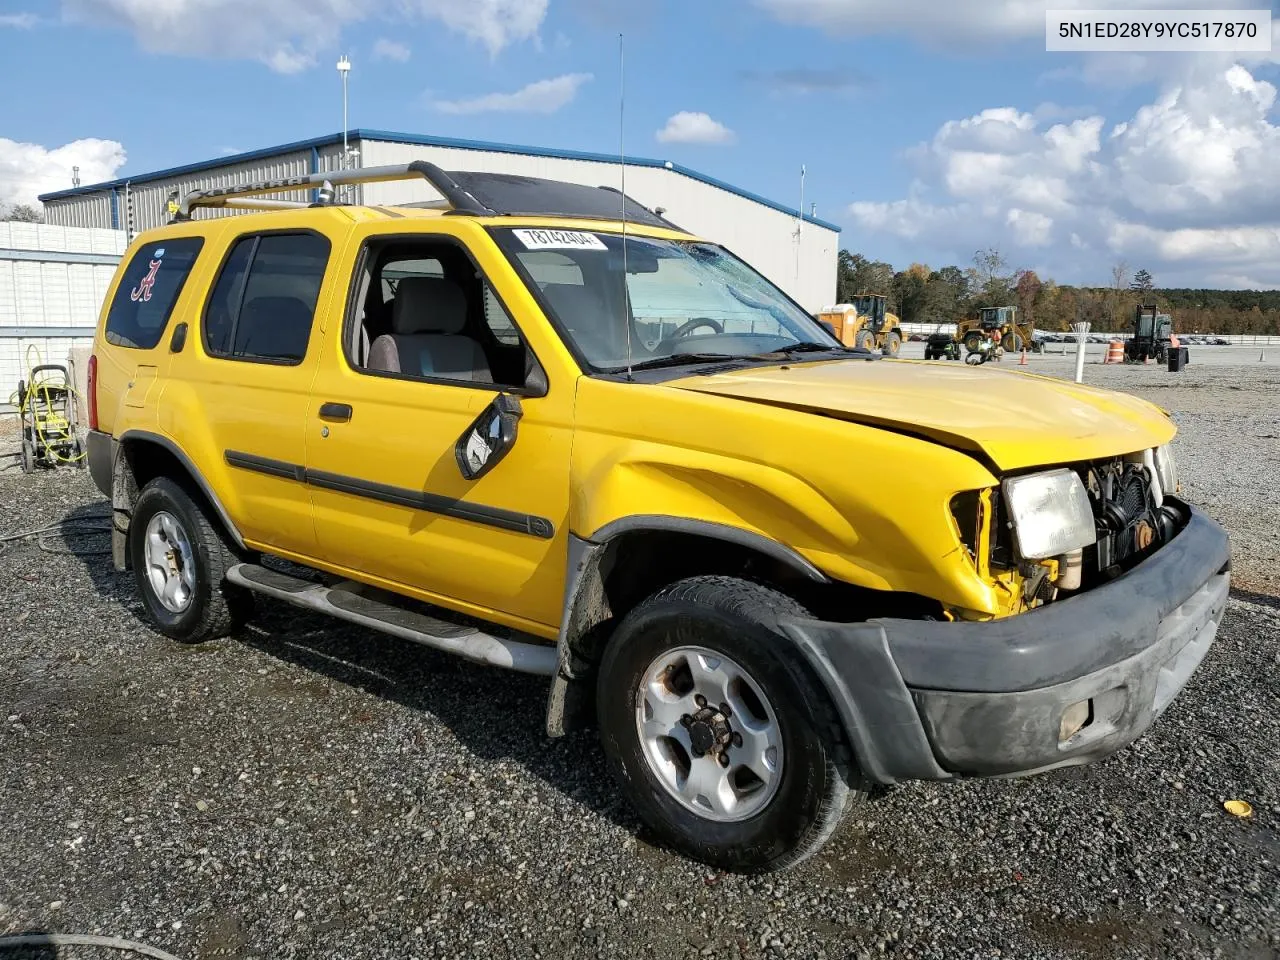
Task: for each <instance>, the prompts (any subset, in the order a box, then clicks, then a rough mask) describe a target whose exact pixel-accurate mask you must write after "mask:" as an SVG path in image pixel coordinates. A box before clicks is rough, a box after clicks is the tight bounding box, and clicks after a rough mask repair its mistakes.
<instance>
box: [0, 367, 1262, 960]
mask: <svg viewBox="0 0 1280 960" xmlns="http://www.w3.org/2000/svg"><path fill="white" fill-rule="evenodd" d="M1037 369H1038V371H1039V372H1045V373H1051V374H1059V375H1061V374H1065V373H1066V371H1067V370H1068V366H1067V365H1066V363H1065V362H1064V361H1058V360H1042V361H1038V363H1037ZM1089 380H1090V381H1091V382H1099V383H1105V384H1108V385H1113V386H1120V387H1123V388H1125V389H1131V390H1133V391H1135V392H1137V393H1140V394H1142V395H1144V396H1147V397H1149V398H1151V399H1153V400H1155V401H1157V402H1159V403H1161V404H1162V405H1163V406H1165V407H1166V408H1169V409H1171V410H1173V411H1174V413H1175V415H1176V417H1177V419H1178V421H1179V423H1180V425H1181V428H1182V437H1181V440H1180V448H1179V462H1180V465H1181V467H1182V472H1183V477H1184V488H1185V491H1186V493H1187V495H1188V496H1189V497H1190V498H1191V499H1193V500H1195V501H1197V502H1199V503H1202V504H1204V505H1205V506H1206V507H1207V508H1208V509H1209V510H1210V511H1211V512H1212V513H1213V514H1214V515H1215V516H1217V517H1218V518H1219V519H1221V520H1222V521H1224V522H1225V523H1226V524H1227V525H1228V527H1229V529H1230V530H1231V532H1232V535H1233V538H1234V544H1235V561H1236V584H1237V586H1238V587H1239V588H1240V589H1239V592H1238V593H1237V594H1236V595H1235V596H1234V597H1233V599H1232V601H1231V604H1230V606H1229V609H1228V615H1227V619H1226V622H1225V623H1224V624H1223V628H1222V631H1221V633H1220V636H1219V641H1218V643H1217V644H1216V645H1215V646H1214V648H1213V649H1212V650H1211V652H1210V654H1209V656H1208V658H1207V659H1206V661H1205V663H1204V665H1203V666H1202V667H1201V669H1200V670H1199V671H1198V672H1197V673H1196V675H1195V676H1194V677H1193V679H1192V681H1191V683H1190V685H1189V687H1188V688H1187V690H1186V691H1184V693H1183V695H1182V696H1181V697H1180V698H1179V699H1178V700H1177V701H1176V702H1175V703H1174V704H1173V706H1172V707H1171V708H1170V709H1169V711H1168V712H1167V713H1166V714H1165V716H1164V717H1163V718H1162V719H1161V720H1160V721H1159V722H1158V724H1157V725H1156V726H1155V728H1154V729H1153V730H1152V731H1151V733H1150V734H1149V735H1148V736H1146V737H1144V738H1143V739H1142V740H1140V741H1139V742H1138V743H1136V744H1134V745H1133V746H1132V747H1131V748H1129V749H1128V750H1126V751H1124V752H1123V753H1121V754H1120V755H1119V756H1117V757H1115V758H1113V759H1112V760H1110V761H1107V762H1105V763H1103V764H1099V765H1097V766H1094V767H1090V768H1079V769H1075V770H1071V771H1060V772H1056V773H1052V774H1047V775H1044V776H1041V777H1036V778H1031V779H1027V780H1004V781H986V782H983V781H974V782H969V783H962V784H952V785H929V784H913V785H908V786H904V787H899V788H895V789H893V790H890V791H885V792H882V793H880V794H878V795H877V796H875V797H873V798H872V799H871V800H870V801H868V802H867V803H865V804H864V805H863V806H861V807H860V808H859V809H857V810H855V811H854V812H853V813H852V815H851V816H850V818H849V821H848V823H847V825H846V826H845V828H844V829H843V830H842V831H841V833H840V834H839V835H838V836H837V838H836V839H835V840H834V841H833V842H832V843H831V844H830V845H829V847H828V848H827V849H826V851H824V852H823V853H822V854H820V855H819V856H818V857H817V858H815V859H814V860H812V861H810V862H809V863H808V864H806V865H805V866H803V867H802V868H800V869H798V870H796V871H793V872H791V873H788V874H783V875H780V876H771V877H764V878H744V877H738V876H733V875H724V874H719V873H713V872H710V871H708V870H707V869H706V868H704V867H701V866H699V865H697V864H694V863H690V862H688V861H685V860H682V859H680V858H678V857H676V856H673V855H671V854H669V853H667V852H665V851H663V850H660V849H657V848H655V847H654V846H652V845H650V843H649V842H648V841H647V839H646V835H645V832H644V831H643V829H642V828H641V827H640V826H639V824H638V823H637V822H636V820H635V819H634V818H633V817H632V815H631V814H630V813H629V811H628V810H627V809H626V808H625V807H624V806H623V805H622V804H621V803H620V802H619V801H618V799H617V796H616V793H615V791H614V788H613V785H612V784H611V782H610V781H609V780H608V779H607V776H606V771H605V769H604V766H603V763H602V760H601V757H600V754H599V751H598V749H597V747H596V744H595V740H594V738H593V736H592V735H590V734H580V735H575V736H571V737H569V738H566V739H563V740H558V741H550V740H547V739H546V738H545V737H544V736H543V734H542V731H541V728H542V713H543V703H544V697H545V683H543V682H538V681H532V680H529V679H527V678H523V677H520V676H516V675H513V674H505V673H502V672H500V671H496V670H490V669H485V668H480V667H472V666H469V665H466V664H462V663H459V662H458V661H455V660H452V659H450V658H447V657H445V656H443V655H439V654H436V653H434V652H432V651H429V650H425V649H422V648H418V647H415V646H412V645H410V644H404V643H400V642H398V641H395V640H393V639H389V638H384V637H378V636H374V635H371V634H368V633H366V632H362V631H359V630H356V629H350V628H347V627H344V626H343V625H341V624H339V623H337V622H336V621H329V620H326V619H322V618H318V617H315V616H309V615H305V614H301V613H299V612H297V611H295V610H293V609H291V608H286V607H283V606H266V607H265V608H264V612H263V615H262V616H261V617H260V618H259V619H258V621H257V622H256V623H255V624H254V625H253V626H252V627H250V628H246V630H245V631H243V632H242V634H241V635H239V636H238V637H236V638H235V639H232V640H227V641H221V642H217V643H213V644H209V645H206V646H202V647H198V648H186V647H182V646H180V645H177V644H173V643H170V642H168V641H166V640H164V639H162V638H161V637H159V636H158V635H156V634H154V633H152V632H151V631H150V630H149V629H148V628H147V627H146V625H145V624H144V622H143V620H142V610H141V605H140V603H139V602H138V600H137V598H136V596H135V593H134V589H133V584H132V580H131V577H129V576H118V575H116V574H114V573H113V572H112V571H111V569H110V564H109V560H108V558H107V557H104V556H88V557H76V556H70V555H55V554H52V553H47V552H43V551H41V550H39V549H38V548H37V547H36V546H35V545H34V544H33V543H31V542H29V541H27V542H22V543H18V544H14V545H10V546H8V547H7V548H0V582H3V583H4V584H5V587H4V589H3V591H0V624H4V625H5V626H4V629H3V630H0V665H2V666H3V668H4V669H3V673H2V675H0V774H2V778H0V821H2V822H3V823H5V824H6V827H7V830H6V836H5V839H4V841H3V842H2V843H0V932H6V933H12V932H16V931H37V930H45V931H56V932H68V933H70V932H76V933H103V934H111V935H118V936H125V937H131V938H134V939H139V940H144V941H146V942H149V943H152V944H154V945H156V946H158V947H161V948H163V949H166V950H169V951H171V952H173V953H175V954H177V955H178V956H180V957H182V958H184V960H195V958H218V957H237V958H238V957H308V958H310V957H334V958H344V960H348V958H366V957H368V958H375V957H387V958H407V957H458V956H472V955H474V956H517V957H534V956H543V957H595V956H630V955H639V956H653V957H699V956H714V957H718V958H726V957H781V956H795V957H830V958H836V957H860V956H871V955H879V954H881V953H886V954H892V955H896V956H904V957H947V958H952V957H969V956H984V957H986V956H1006V957H1007V956H1018V957H1028V958H1031V957H1076V956H1085V957H1117V956H1121V957H1167V956H1176V957H1207V956H1222V957H1228V958H1258V960H1262V958H1276V957H1280V832H1278V830H1277V825H1278V824H1280V787H1278V786H1277V784H1278V783H1280V776H1277V775H1278V774H1280V763H1278V761H1277V756H1278V753H1280V751H1278V749H1277V744H1278V743H1280V680H1278V679H1277V677H1278V671H1277V668H1278V665H1280V581H1278V580H1277V578H1276V573H1275V570H1276V566H1277V563H1276V561H1277V559H1278V555H1280V549H1278V542H1277V530H1278V529H1280V522H1278V521H1280V502H1278V500H1277V498H1276V496H1275V494H1274V491H1273V490H1272V489H1271V484H1272V483H1273V482H1274V478H1275V477H1277V476H1280V469H1278V467H1280V440H1278V439H1277V437H1278V436H1280V409H1277V404H1276V400H1275V398H1276V395H1277V393H1276V391H1277V386H1278V385H1280V384H1278V381H1280V369H1278V368H1276V367H1271V366H1264V367H1256V368H1255V367H1246V366H1240V367H1238V368H1237V367H1223V368H1218V369H1215V370H1213V371H1208V370H1207V369H1205V368H1200V369H1197V368H1196V367H1192V368H1190V369H1189V370H1188V371H1187V372H1186V373H1185V374H1183V375H1180V376H1175V375H1170V374H1167V373H1165V372H1162V371H1157V370H1155V369H1153V368H1138V369H1135V368H1120V369H1117V368H1103V367H1097V368H1094V367H1091V368H1090V372H1089ZM102 506H103V502H102V500H101V498H100V497H99V496H98V494H97V492H96V491H95V490H94V489H93V488H92V485H91V484H90V483H89V481H88V478H87V477H86V476H85V475H84V474H83V473H78V472H74V471H66V470H64V471H61V472H58V473H46V474H42V475H38V476H37V477H34V478H25V477H23V476H21V475H20V474H19V473H17V472H16V471H14V470H8V471H4V472H0V534H3V533H4V532H6V531H10V530H18V529H26V528H31V527H35V526H37V525H39V524H42V523H46V522H51V521H57V520H61V519H64V518H85V517H87V516H92V515H94V514H95V513H97V512H98V511H100V510H101V509H102ZM64 543H65V541H64V539H63V538H61V537H58V538H55V540H54V541H52V543H51V544H50V546H51V547H52V548H54V549H56V548H58V547H60V546H62V545H64ZM104 543H105V541H104V540H103V539H101V538H96V539H95V538H94V537H93V536H92V535H90V536H88V537H87V538H79V539H76V540H75V545H77V546H78V547H80V548H82V549H84V548H92V547H101V546H103V545H104ZM1230 798H1244V799H1247V800H1249V801H1250V802H1251V803H1252V804H1253V806H1254V808H1255V810H1256V814H1255V816H1254V818H1253V819H1251V820H1237V819H1234V818H1232V817H1231V816H1229V815H1228V814H1226V813H1225V812H1224V811H1223V808H1222V802H1223V801H1224V800H1227V799H1230ZM0 955H3V956H17V954H15V953H9V954H4V953H3V951H0ZM52 955H53V954H51V953H44V954H36V953H29V954H27V956H41V957H46V956H52ZM65 955H66V956H72V955H74V956H81V957H94V956H99V955H100V956H103V957H105V956H108V955H111V954H107V953H105V952H104V953H101V954H99V953H96V952H95V951H94V950H92V949H78V950H76V951H72V950H70V949H68V950H66V951H65ZM114 956H119V954H114Z"/></svg>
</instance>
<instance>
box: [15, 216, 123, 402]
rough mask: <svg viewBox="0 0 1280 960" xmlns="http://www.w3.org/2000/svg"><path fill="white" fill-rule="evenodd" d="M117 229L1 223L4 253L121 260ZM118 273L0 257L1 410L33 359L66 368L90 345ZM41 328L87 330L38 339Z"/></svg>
mask: <svg viewBox="0 0 1280 960" xmlns="http://www.w3.org/2000/svg"><path fill="white" fill-rule="evenodd" d="M125 246H126V243H125V236H124V233H123V231H119V230H91V229H85V228H80V227H62V226H57V225H48V224H27V223H0V249H9V250H33V251H44V252H48V253H50V254H51V255H57V254H59V253H71V254H78V253H95V254H105V255H115V256H119V255H120V254H122V253H124V250H125ZM115 270H116V268H115V267H114V266H112V265H111V264H104V263H61V262H56V261H40V260H11V259H4V258H0V407H2V406H3V405H5V404H7V403H8V401H9V398H10V394H12V393H13V391H14V390H15V389H16V388H17V385H18V380H20V379H24V378H25V377H26V376H27V367H28V355H29V350H28V348H29V347H32V346H34V347H35V349H36V351H38V354H36V353H32V354H31V356H30V360H31V362H32V363H35V362H37V355H38V357H39V358H40V361H42V362H44V363H66V359H67V352H68V350H69V349H70V348H71V347H73V346H88V345H90V344H91V343H92V341H93V332H94V328H95V327H96V326H97V323H98V315H99V312H100V311H101V308H102V301H103V300H104V299H105V297H106V295H107V288H108V287H109V286H110V285H111V278H112V277H113V276H114V275H115ZM15 327H24V328H35V329H33V330H31V331H30V335H29V336H23V337H21V338H19V337H15V336H11V335H10V336H6V335H5V334H6V332H7V331H6V328H7V329H8V330H9V331H11V330H12V329H13V328H15ZM40 327H48V328H50V329H53V328H66V327H76V328H80V329H83V331H84V333H83V335H82V336H77V337H66V336H57V337H52V336H40V335H39V334H38V333H37V332H36V331H38V329H39V328H40Z"/></svg>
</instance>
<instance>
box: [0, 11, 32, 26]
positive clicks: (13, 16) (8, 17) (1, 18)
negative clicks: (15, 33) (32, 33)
mask: <svg viewBox="0 0 1280 960" xmlns="http://www.w3.org/2000/svg"><path fill="white" fill-rule="evenodd" d="M39 22H40V18H39V17H37V16H36V15H35V14H34V13H0V27H13V28H14V29H16V30H30V29H31V28H32V27H34V26H35V25H36V24H37V23H39Z"/></svg>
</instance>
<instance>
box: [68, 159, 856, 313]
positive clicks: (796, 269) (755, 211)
mask: <svg viewBox="0 0 1280 960" xmlns="http://www.w3.org/2000/svg"><path fill="white" fill-rule="evenodd" d="M353 146H355V147H357V148H358V149H359V150H360V151H361V156H360V160H359V162H360V164H361V165H362V166H366V167H372V166H380V165H382V164H390V163H408V162H410V161H412V160H430V161H432V162H434V163H437V164H439V165H440V166H441V167H443V168H444V169H446V170H484V171H491V172H496V173H523V174H527V175H529V176H535V177H547V178H550V179H553V180H565V181H568V182H571V183H583V184H587V185H589V186H600V185H604V184H607V185H611V186H618V185H619V167H618V165H617V164H614V163H605V162H600V161H593V160H569V159H564V158H559V157H541V156H533V155H529V154H519V153H499V152H495V151H488V150H476V149H465V148H459V147H436V146H426V145H419V144H406V143H396V142H390V141H382V140H361V141H356V142H355V143H354V144H353ZM341 155H342V146H341V144H334V145H332V146H328V147H324V148H321V149H320V150H318V151H317V152H316V153H315V155H314V156H313V153H312V151H310V150H305V151H296V152H293V153H287V154H281V155H280V156H277V157H272V158H268V159H263V160H255V161H251V162H246V163H236V164H228V165H226V166H223V167H218V168H216V169H214V170H208V171H204V172H201V173H198V174H192V175H191V176H188V177H174V178H167V179H165V180H161V181H156V182H153V183H144V184H140V185H138V186H136V187H133V188H131V190H130V193H131V195H132V202H133V223H134V229H135V231H140V230H145V229H149V228H151V227H155V226H159V225H161V224H163V223H165V222H166V221H167V219H168V214H167V211H166V209H165V204H166V202H167V199H168V196H169V193H170V191H172V190H174V189H177V190H178V191H179V193H180V194H182V195H185V194H186V193H188V192H190V191H192V190H207V189H210V188H213V187H223V186H228V185H230V184H233V183H244V182H248V181H252V180H270V179H275V178H278V177H297V176H304V175H305V174H307V173H310V172H311V170H312V167H313V164H314V165H315V166H316V168H317V169H319V170H322V171H323V170H336V169H339V166H340V160H341ZM117 193H118V195H119V196H118V207H119V212H118V216H119V224H120V226H121V227H122V228H123V227H124V226H125V224H126V218H127V216H128V211H127V208H126V199H125V191H124V189H123V188H117ZM627 193H629V194H630V195H631V196H633V197H635V198H636V199H637V200H638V201H640V202H641V203H642V204H644V205H645V206H647V207H662V208H664V209H665V210H666V216H667V217H668V218H669V219H671V220H672V221H674V222H675V223H678V224H680V225H681V226H682V227H684V228H685V229H687V230H691V231H693V232H694V233H696V234H699V235H700V236H704V237H706V238H708V239H710V240H715V241H716V242H718V243H723V244H724V245H725V246H727V247H729V248H730V249H731V250H733V251H734V252H735V253H737V254H738V255H739V256H741V257H742V258H743V259H745V260H747V261H748V262H749V263H751V264H753V265H754V266H755V267H756V268H757V269H759V270H760V271H761V272H762V273H764V274H765V275H766V276H767V277H769V278H770V279H771V280H773V281H774V283H777V284H778V285H779V286H781V287H782V288H783V289H784V290H786V291H787V292H788V293H790V294H791V295H792V296H793V297H795V298H796V299H797V300H798V301H799V302H800V303H801V304H803V305H804V306H805V307H806V308H807V309H809V310H813V311H817V310H819V309H821V308H822V307H823V306H826V305H827V304H830V303H832V302H834V300H835V292H836V251H837V249H838V247H839V234H838V233H836V232H834V231H832V230H829V229H827V228H826V227H821V226H818V225H816V224H811V223H805V224H803V226H802V227H801V229H800V236H799V238H798V239H797V237H796V226H797V220H796V218H795V217H793V216H791V215H789V214H786V213H783V212H782V211H780V210H775V209H773V208H772V207H768V206H765V205H764V204H760V203H756V202H755V201H753V200H750V199H748V198H746V197H742V196H739V195H738V194H736V193H733V192H731V191H729V190H724V189H721V188H720V187H716V186H713V185H711V184H707V183H703V182H702V181H700V180H695V179H693V178H691V177H688V176H685V175H684V174H681V173H678V172H676V171H674V170H666V169H662V168H656V167H638V166H632V167H628V168H627ZM353 194H354V196H353V197H352V198H351V199H352V200H353V202H360V199H359V198H360V197H361V195H363V201H364V202H366V203H374V204H378V203H384V204H385V203H402V202H407V201H412V200H423V199H428V198H430V197H431V196H432V195H433V193H432V191H431V189H430V188H429V187H428V186H427V185H426V184H424V183H421V182H406V183H384V184H368V185H366V186H364V187H362V188H357V189H356V190H354V191H353ZM281 196H290V195H281ZM291 196H292V198H294V199H296V198H298V196H299V195H298V194H297V193H296V192H295V193H294V194H292V195H291ZM45 211H46V216H47V217H48V219H49V222H50V223H58V224H67V225H74V226H96V227H110V226H111V222H112V221H111V197H110V191H102V192H98V193H92V194H85V195H83V196H79V197H73V198H70V199H67V200H57V201H53V202H50V203H47V204H46V205H45ZM232 212H233V211H222V210H198V211H197V212H196V216H197V217H202V218H203V217H212V216H228V215H230V214H231V213H232Z"/></svg>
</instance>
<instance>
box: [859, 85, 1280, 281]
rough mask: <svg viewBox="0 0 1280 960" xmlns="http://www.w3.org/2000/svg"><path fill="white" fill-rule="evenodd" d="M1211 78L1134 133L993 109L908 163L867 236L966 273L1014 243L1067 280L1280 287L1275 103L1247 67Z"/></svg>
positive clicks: (872, 215)
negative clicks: (1117, 273) (900, 187)
mask: <svg viewBox="0 0 1280 960" xmlns="http://www.w3.org/2000/svg"><path fill="white" fill-rule="evenodd" d="M1217 67H1218V69H1216V70H1215V71H1214V72H1213V73H1212V74H1210V75H1208V76H1205V75H1203V69H1202V67H1198V68H1197V69H1196V70H1195V71H1193V75H1192V76H1189V77H1184V78H1183V80H1182V82H1180V83H1176V84H1170V85H1168V86H1166V87H1165V88H1164V89H1163V91H1162V92H1161V93H1160V94H1159V95H1158V96H1156V97H1155V98H1153V100H1152V102H1150V103H1148V104H1146V105H1145V106H1142V107H1141V108H1139V109H1138V110H1137V111H1136V112H1135V113H1134V114H1133V115H1132V116H1128V117H1125V118H1123V119H1122V120H1121V121H1119V122H1116V121H1112V122H1110V123H1109V122H1108V120H1107V119H1106V118H1104V117H1103V116H1100V115H1096V114H1095V115H1091V116H1085V117H1080V118H1078V119H1075V120H1071V121H1069V122H1067V121H1060V122H1053V121H1052V120H1051V119H1046V118H1051V117H1052V116H1053V115H1054V114H1055V113H1056V111H1040V112H1038V113H1032V112H1023V111H1020V110H1016V109H1013V108H997V109H990V110H984V111H982V112H981V113H979V114H976V115H975V116H972V117H968V118H966V119H963V120H954V121H950V122H948V123H945V124H943V125H942V127H941V128H939V130H938V132H937V133H936V134H935V135H934V137H933V139H932V140H930V141H929V142H928V143H925V144H921V145H919V146H918V147H916V148H914V149H913V150H911V151H909V157H908V159H909V161H910V162H911V163H913V164H915V165H916V167H917V177H918V181H919V182H918V183H917V184H916V185H914V186H913V188H912V190H911V192H910V194H909V195H908V196H907V197H906V198H905V199H902V200H897V201H892V202H887V203H881V202H858V203H854V204H852V205H851V206H850V208H849V215H850V216H851V218H852V219H853V221H854V223H855V224H856V225H857V226H858V228H859V229H860V230H862V231H863V232H864V233H867V234H875V233H879V234H882V235H892V236H896V237H898V238H900V239H903V240H908V241H911V242H912V243H913V244H915V245H924V246H927V247H929V248H930V252H929V254H928V255H929V256H943V257H947V258H950V259H953V260H956V261H959V262H965V261H967V259H968V258H969V257H970V256H971V255H972V251H973V250H976V249H979V248H981V247H986V246H989V245H992V244H995V245H999V246H1000V247H1001V248H1002V249H1003V250H1004V251H1005V252H1006V254H1007V255H1008V256H1009V257H1010V259H1012V260H1014V261H1018V260H1019V259H1020V257H1021V256H1023V255H1025V254H1032V252H1034V253H1033V255H1034V257H1035V258H1036V260H1037V262H1040V263H1042V264H1044V265H1045V267H1046V269H1049V270H1050V272H1051V273H1052V274H1053V275H1054V276H1056V277H1057V278H1058V279H1060V280H1063V281H1066V282H1103V281H1104V279H1105V277H1106V274H1107V265H1108V264H1109V263H1110V262H1112V261H1114V260H1116V259H1118V258H1121V257H1123V258H1124V259H1126V260H1127V261H1128V262H1129V263H1130V264H1133V265H1135V266H1143V267H1146V268H1147V269H1148V270H1151V271H1152V273H1154V274H1155V275H1156V277H1157V281H1158V282H1160V283H1163V284H1170V283H1173V282H1175V280H1178V278H1181V279H1182V280H1183V281H1185V282H1188V283H1194V284H1195V285H1201V284H1218V283H1220V284H1224V285H1237V284H1239V283H1240V282H1241V279H1242V278H1248V279H1249V281H1250V282H1265V283H1266V284H1267V285H1268V286H1280V178H1277V177H1276V176H1275V174H1274V172H1273V171H1274V158H1275V157H1276V156H1280V126H1277V125H1276V124H1275V123H1273V122H1272V120H1271V112H1272V110H1273V108H1274V106H1275V104H1276V89H1275V87H1274V86H1272V84H1270V83H1267V82H1266V81H1265V80H1262V79H1259V77H1257V76H1255V75H1254V74H1253V73H1251V72H1250V71H1249V70H1248V69H1247V68H1246V67H1244V66H1242V65H1239V64H1233V65H1230V66H1226V67H1223V66H1222V64H1221V63H1218V64H1217Z"/></svg>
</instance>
